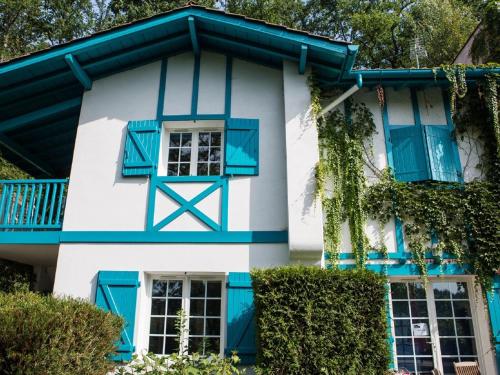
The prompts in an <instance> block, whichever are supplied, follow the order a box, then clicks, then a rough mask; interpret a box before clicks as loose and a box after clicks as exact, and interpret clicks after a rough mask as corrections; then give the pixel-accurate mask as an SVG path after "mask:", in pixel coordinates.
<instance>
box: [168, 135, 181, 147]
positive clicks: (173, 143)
mask: <svg viewBox="0 0 500 375" xmlns="http://www.w3.org/2000/svg"><path fill="white" fill-rule="evenodd" d="M180 139H181V135H180V133H170V147H179V146H180Z"/></svg>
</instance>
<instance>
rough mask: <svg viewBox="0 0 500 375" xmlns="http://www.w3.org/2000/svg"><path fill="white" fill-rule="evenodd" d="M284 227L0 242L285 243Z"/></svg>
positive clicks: (12, 235) (10, 235) (25, 236)
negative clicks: (276, 229) (282, 229)
mask: <svg viewBox="0 0 500 375" xmlns="http://www.w3.org/2000/svg"><path fill="white" fill-rule="evenodd" d="M287 242H288V231H228V232H214V231H210V232H199V231H198V232H195V231H186V232H173V231H172V232H167V231H165V232H148V231H53V232H48V231H46V232H0V243H1V244H40V245H42V244H53V245H56V244H59V243H287Z"/></svg>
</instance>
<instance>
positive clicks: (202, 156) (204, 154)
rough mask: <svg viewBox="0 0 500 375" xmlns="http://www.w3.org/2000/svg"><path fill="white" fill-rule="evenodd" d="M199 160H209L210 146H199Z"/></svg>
mask: <svg viewBox="0 0 500 375" xmlns="http://www.w3.org/2000/svg"><path fill="white" fill-rule="evenodd" d="M198 161H208V147H200V148H198Z"/></svg>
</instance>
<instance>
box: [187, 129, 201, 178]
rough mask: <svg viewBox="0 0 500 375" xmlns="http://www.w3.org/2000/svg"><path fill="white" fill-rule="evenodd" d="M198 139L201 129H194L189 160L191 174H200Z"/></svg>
mask: <svg viewBox="0 0 500 375" xmlns="http://www.w3.org/2000/svg"><path fill="white" fill-rule="evenodd" d="M198 140H199V131H198V130H193V131H192V132H191V161H190V162H189V175H190V176H197V175H198Z"/></svg>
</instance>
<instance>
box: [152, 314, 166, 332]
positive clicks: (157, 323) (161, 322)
mask: <svg viewBox="0 0 500 375" xmlns="http://www.w3.org/2000/svg"><path fill="white" fill-rule="evenodd" d="M164 332H165V318H151V323H150V325H149V333H152V334H161V335H163V333H164Z"/></svg>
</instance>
